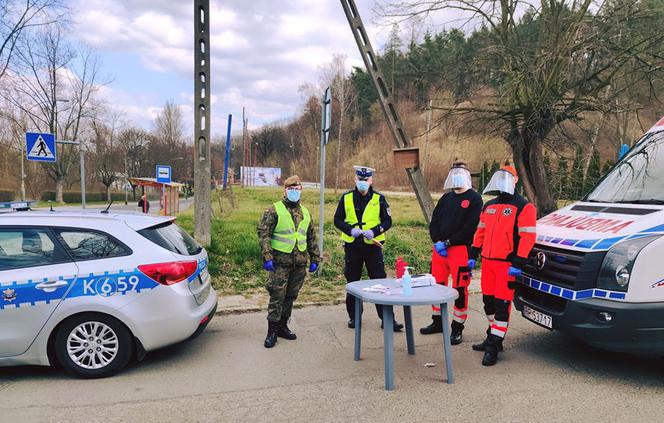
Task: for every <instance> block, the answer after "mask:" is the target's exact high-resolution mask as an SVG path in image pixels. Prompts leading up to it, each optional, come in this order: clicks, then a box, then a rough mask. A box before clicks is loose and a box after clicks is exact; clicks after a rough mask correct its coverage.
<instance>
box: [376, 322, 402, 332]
mask: <svg viewBox="0 0 664 423" xmlns="http://www.w3.org/2000/svg"><path fill="white" fill-rule="evenodd" d="M392 327H393V328H394V331H395V332H401V331H402V330H403V325H402V324H401V323H399V322H397V321H396V320H395V321H394V322H392ZM380 328H381V329H383V321H382V320H381V321H380Z"/></svg>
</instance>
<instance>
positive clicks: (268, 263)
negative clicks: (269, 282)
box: [263, 260, 274, 272]
mask: <svg viewBox="0 0 664 423" xmlns="http://www.w3.org/2000/svg"><path fill="white" fill-rule="evenodd" d="M263 269H265V270H267V271H268V272H274V262H273V261H272V260H268V261H266V262H265V263H263Z"/></svg>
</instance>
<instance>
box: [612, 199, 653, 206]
mask: <svg viewBox="0 0 664 423" xmlns="http://www.w3.org/2000/svg"><path fill="white" fill-rule="evenodd" d="M617 203H621V204H655V205H664V200H659V199H657V198H650V199H648V200H630V201H617Z"/></svg>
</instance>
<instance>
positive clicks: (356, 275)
mask: <svg viewBox="0 0 664 423" xmlns="http://www.w3.org/2000/svg"><path fill="white" fill-rule="evenodd" d="M344 252H345V260H344V261H345V266H344V276H345V277H346V283H350V282H356V281H359V280H360V279H361V278H362V270H364V266H366V267H367V273H369V279H383V278H385V277H387V274H386V273H385V262H384V261H383V250H382V249H381V248H380V247H378V246H376V245H373V244H367V243H365V242H364V239H362V238H359V239H356V240H355V242H353V243H352V244H348V243H344ZM346 311H347V312H348V317H349V318H351V319H355V297H354V296H352V295H350V294H348V293H346ZM376 312H377V313H378V317H380V319H381V320H382V319H383V306H381V305H378V304H376Z"/></svg>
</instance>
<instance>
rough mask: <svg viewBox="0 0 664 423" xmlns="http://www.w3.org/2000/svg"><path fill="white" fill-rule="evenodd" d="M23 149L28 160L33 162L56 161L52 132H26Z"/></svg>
mask: <svg viewBox="0 0 664 423" xmlns="http://www.w3.org/2000/svg"><path fill="white" fill-rule="evenodd" d="M25 149H26V152H27V158H28V160H32V161H35V162H54V161H56V151H55V135H53V134H40V133H38V132H26V133H25Z"/></svg>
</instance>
